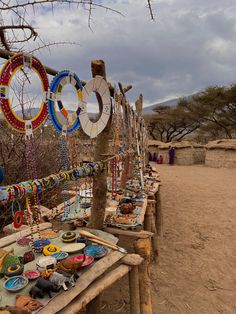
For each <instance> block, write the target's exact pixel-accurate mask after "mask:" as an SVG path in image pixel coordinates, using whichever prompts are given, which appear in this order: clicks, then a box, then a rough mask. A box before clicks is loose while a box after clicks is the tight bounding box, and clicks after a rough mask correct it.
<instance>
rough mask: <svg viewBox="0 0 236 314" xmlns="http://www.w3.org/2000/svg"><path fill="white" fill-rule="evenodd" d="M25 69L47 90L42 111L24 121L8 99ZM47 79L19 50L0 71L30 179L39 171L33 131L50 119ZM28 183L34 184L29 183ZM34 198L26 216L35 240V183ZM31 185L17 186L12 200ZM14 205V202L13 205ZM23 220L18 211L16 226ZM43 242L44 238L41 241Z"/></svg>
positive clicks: (1, 91) (2, 94)
mask: <svg viewBox="0 0 236 314" xmlns="http://www.w3.org/2000/svg"><path fill="white" fill-rule="evenodd" d="M25 68H28V69H31V70H33V71H34V72H35V73H36V74H37V75H38V77H39V79H40V80H41V85H42V90H43V93H44V97H43V101H42V103H41V106H40V109H39V112H38V114H37V115H35V116H34V117H32V118H31V119H28V120H24V119H22V118H20V117H18V116H17V115H16V113H15V112H14V111H13V107H12V104H11V101H10V99H9V89H10V84H11V81H12V78H13V76H14V75H15V73H16V71H17V70H24V69H25ZM48 86H49V84H48V78H47V74H46V71H45V69H44V67H43V65H42V63H41V62H40V61H39V60H38V59H37V58H35V57H33V56H32V55H28V54H23V53H19V54H16V55H14V56H13V57H12V58H10V59H9V60H8V61H7V62H6V63H5V65H4V66H3V68H2V70H1V73H0V99H1V109H2V112H3V115H4V117H5V119H6V121H7V122H8V123H9V125H10V126H11V127H12V128H13V129H14V130H16V131H17V132H21V133H24V134H25V143H26V166H27V173H28V175H29V177H30V178H31V179H36V178H37V171H36V159H35V143H34V139H33V131H34V130H36V129H38V128H39V127H40V126H41V125H42V124H43V123H44V122H45V120H46V119H47V116H48V113H47V104H46V97H45V96H46V93H47V91H48ZM28 185H31V184H30V183H28ZM13 189H14V188H13ZM32 190H33V200H34V204H33V207H31V202H30V198H29V197H27V206H26V207H27V209H26V210H27V218H28V222H29V224H30V226H31V228H32V233H31V237H32V240H33V223H36V225H37V231H38V238H39V240H40V239H41V237H40V232H39V220H40V203H39V192H38V186H37V185H33V184H32ZM27 191H28V188H27V186H26V187H23V188H22V187H21V186H19V187H18V188H17V187H15V189H14V193H12V200H14V199H17V198H18V197H22V193H24V194H27ZM12 206H14V205H12ZM22 222H23V212H21V211H17V212H16V213H15V214H14V222H13V224H14V226H15V227H16V228H19V227H20V226H21V224H22ZM40 242H41V241H40Z"/></svg>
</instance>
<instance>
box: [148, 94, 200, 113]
mask: <svg viewBox="0 0 236 314" xmlns="http://www.w3.org/2000/svg"><path fill="white" fill-rule="evenodd" d="M198 94H199V93H194V94H191V95H188V96H182V97H179V98H173V99H169V100H166V101H163V102H160V103H158V104H155V105H151V106H148V107H146V108H143V115H144V116H149V115H152V114H155V111H154V109H155V108H156V107H157V106H176V105H177V103H178V101H179V100H180V99H181V98H183V97H184V98H186V99H189V98H191V97H193V96H195V95H198Z"/></svg>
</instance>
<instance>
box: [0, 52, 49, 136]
mask: <svg viewBox="0 0 236 314" xmlns="http://www.w3.org/2000/svg"><path fill="white" fill-rule="evenodd" d="M23 67H28V68H30V69H32V70H34V71H35V72H36V73H37V74H38V76H39V78H40V80H41V83H42V89H43V92H45V93H46V92H47V91H48V87H49V83H48V77H47V73H46V71H45V69H44V66H43V65H42V63H41V62H40V61H39V60H38V59H37V58H35V57H33V56H31V55H24V54H23V53H19V54H16V55H14V56H13V57H12V58H10V59H9V60H8V61H7V62H6V63H5V65H4V66H3V68H2V70H1V72H0V100H1V108H2V112H3V114H4V117H5V119H6V120H7V122H8V123H9V124H10V126H11V127H12V128H13V129H15V130H16V131H17V132H21V133H26V134H27V129H32V130H35V129H37V128H39V127H40V126H41V125H42V124H43V122H44V121H45V120H46V119H47V116H48V111H47V103H46V100H45V99H44V100H43V101H42V103H41V107H40V109H39V112H38V113H37V115H36V116H34V117H33V118H32V119H31V120H23V119H21V118H20V117H18V116H17V115H16V114H15V113H14V111H13V110H12V104H11V102H10V99H9V88H10V83H11V80H12V78H13V76H14V74H15V72H16V71H17V70H20V69H22V68H23ZM45 98H46V97H45Z"/></svg>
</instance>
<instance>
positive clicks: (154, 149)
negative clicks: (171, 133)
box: [148, 140, 163, 155]
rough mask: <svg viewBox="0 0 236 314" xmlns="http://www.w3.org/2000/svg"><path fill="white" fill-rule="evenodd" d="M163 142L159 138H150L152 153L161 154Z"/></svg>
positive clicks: (149, 144) (149, 148)
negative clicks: (160, 149)
mask: <svg viewBox="0 0 236 314" xmlns="http://www.w3.org/2000/svg"><path fill="white" fill-rule="evenodd" d="M162 144H163V142H161V141H157V140H148V150H149V152H150V153H151V154H154V153H156V155H159V149H158V148H159V146H160V145H162Z"/></svg>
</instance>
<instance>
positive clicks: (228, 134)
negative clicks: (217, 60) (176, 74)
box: [146, 84, 236, 142]
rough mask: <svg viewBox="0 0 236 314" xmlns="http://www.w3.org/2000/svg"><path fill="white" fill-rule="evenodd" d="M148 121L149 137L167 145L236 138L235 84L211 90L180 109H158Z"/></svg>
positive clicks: (184, 101) (188, 100)
mask: <svg viewBox="0 0 236 314" xmlns="http://www.w3.org/2000/svg"><path fill="white" fill-rule="evenodd" d="M155 111H156V114H155V115H153V116H150V117H146V120H147V121H148V122H149V130H150V134H151V135H152V137H153V138H154V139H159V140H161V141H164V142H169V141H171V140H178V141H179V140H181V139H183V138H184V137H186V136H188V135H190V134H192V137H193V136H194V137H195V138H196V139H197V140H198V141H201V142H205V141H207V140H213V139H219V138H230V139H231V138H235V137H236V84H232V85H231V86H229V87H224V86H211V87H207V88H206V89H204V90H203V91H202V92H200V93H198V94H196V95H194V96H192V97H191V98H189V97H188V98H182V99H180V100H179V102H178V104H177V106H174V107H171V106H157V107H156V109H155Z"/></svg>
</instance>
